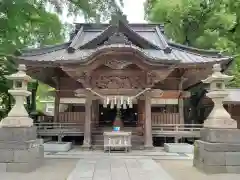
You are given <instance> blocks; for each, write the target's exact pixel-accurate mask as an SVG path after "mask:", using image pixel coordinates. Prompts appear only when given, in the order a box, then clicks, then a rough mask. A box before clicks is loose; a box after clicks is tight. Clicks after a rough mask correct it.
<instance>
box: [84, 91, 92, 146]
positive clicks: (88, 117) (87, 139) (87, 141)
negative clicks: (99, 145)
mask: <svg viewBox="0 0 240 180" xmlns="http://www.w3.org/2000/svg"><path fill="white" fill-rule="evenodd" d="M91 111H92V98H91V95H90V94H87V97H86V102H85V122H84V140H83V147H84V148H87V149H88V148H90V147H91V121H92V112H91Z"/></svg>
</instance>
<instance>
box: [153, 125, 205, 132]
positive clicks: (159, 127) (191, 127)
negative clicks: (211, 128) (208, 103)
mask: <svg viewBox="0 0 240 180" xmlns="http://www.w3.org/2000/svg"><path fill="white" fill-rule="evenodd" d="M202 127H203V125H202V124H159V125H153V126H152V129H153V130H159V131H200V129H201V128H202Z"/></svg>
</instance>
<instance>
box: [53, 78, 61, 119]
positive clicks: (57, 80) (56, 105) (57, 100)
mask: <svg viewBox="0 0 240 180" xmlns="http://www.w3.org/2000/svg"><path fill="white" fill-rule="evenodd" d="M52 80H53V81H54V83H55V85H56V91H55V101H54V118H53V122H59V104H60V96H59V89H60V78H59V77H53V78H52Z"/></svg>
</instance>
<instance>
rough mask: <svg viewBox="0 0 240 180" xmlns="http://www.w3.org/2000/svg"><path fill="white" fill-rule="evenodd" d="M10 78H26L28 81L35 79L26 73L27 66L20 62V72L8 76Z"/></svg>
mask: <svg viewBox="0 0 240 180" xmlns="http://www.w3.org/2000/svg"><path fill="white" fill-rule="evenodd" d="M6 78H7V79H9V80H24V81H27V82H32V81H33V79H32V78H31V77H30V76H28V75H27V74H26V66H25V65H24V64H19V66H18V72H16V73H14V74H11V75H8V76H6Z"/></svg>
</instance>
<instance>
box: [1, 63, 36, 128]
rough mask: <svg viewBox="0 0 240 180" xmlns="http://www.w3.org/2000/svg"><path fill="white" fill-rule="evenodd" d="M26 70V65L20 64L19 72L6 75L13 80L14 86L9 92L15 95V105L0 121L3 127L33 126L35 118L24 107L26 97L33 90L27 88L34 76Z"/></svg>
mask: <svg viewBox="0 0 240 180" xmlns="http://www.w3.org/2000/svg"><path fill="white" fill-rule="evenodd" d="M25 70H26V66H25V65H24V64H20V65H19V67H18V72H17V73H15V74H12V75H9V76H6V78H7V79H9V80H12V81H13V88H12V89H10V90H8V92H9V93H10V94H11V95H12V96H13V97H14V99H15V105H14V106H13V108H12V109H11V111H10V112H9V113H8V116H7V117H6V118H4V119H3V120H2V121H1V122H0V126H1V127H31V126H33V120H32V119H31V118H30V117H29V114H28V112H27V111H26V109H25V107H24V101H25V99H26V97H27V96H30V95H31V92H29V91H28V90H27V87H28V83H29V82H30V81H32V78H31V77H30V76H28V75H27V74H26V72H25Z"/></svg>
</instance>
